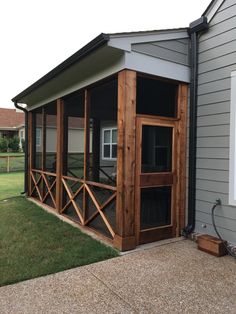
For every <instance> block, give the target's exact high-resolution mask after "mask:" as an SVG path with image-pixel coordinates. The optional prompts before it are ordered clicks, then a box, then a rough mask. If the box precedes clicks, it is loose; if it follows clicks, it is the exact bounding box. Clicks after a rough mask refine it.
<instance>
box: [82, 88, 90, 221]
mask: <svg viewBox="0 0 236 314" xmlns="http://www.w3.org/2000/svg"><path fill="white" fill-rule="evenodd" d="M89 148H90V92H89V91H88V90H87V89H85V91H84V181H85V182H86V181H87V180H89V168H90V149H89ZM87 212H88V192H87V190H86V188H85V185H84V190H83V225H84V222H85V221H86V220H87V216H88V215H87Z"/></svg>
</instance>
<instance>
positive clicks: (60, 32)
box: [0, 0, 210, 108]
mask: <svg viewBox="0 0 236 314" xmlns="http://www.w3.org/2000/svg"><path fill="white" fill-rule="evenodd" d="M209 3H210V0H145V1H144V0H119V1H112V0H97V1H96V0H84V1H81V0H7V1H1V2H0V43H1V45H0V86H1V87H0V107H5V108H14V106H13V103H12V102H11V99H12V98H13V97H14V96H16V95H17V94H18V93H20V92H21V91H22V90H24V89H25V88H27V87H28V86H29V85H31V84H33V83H34V82H35V81H36V80H38V79H39V78H40V77H42V76H43V75H45V74H46V73H47V72H49V71H50V70H52V69H53V68H54V67H55V66H57V65H58V64H59V63H61V62H62V61H64V60H65V59H67V58H68V57H69V56H71V55H72V54H73V53H75V52H76V51H77V50H79V49H80V48H82V47H83V46H84V45H85V44H86V43H88V42H89V41H91V40H92V39H93V38H95V37H96V36H97V35H99V34H100V33H102V32H103V33H115V32H129V31H146V30H156V29H165V28H176V27H186V26H188V25H189V23H190V22H192V21H194V20H196V19H198V18H199V17H200V16H201V15H202V13H203V12H204V11H205V9H206V8H207V6H208V4H209Z"/></svg>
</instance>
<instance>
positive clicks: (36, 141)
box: [32, 108, 43, 170]
mask: <svg viewBox="0 0 236 314" xmlns="http://www.w3.org/2000/svg"><path fill="white" fill-rule="evenodd" d="M33 117H34V127H33V130H34V132H33V134H34V138H33V155H34V158H33V165H32V166H33V168H34V169H38V170H42V153H43V114H42V108H39V109H37V110H35V111H34V113H33Z"/></svg>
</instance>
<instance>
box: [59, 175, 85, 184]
mask: <svg viewBox="0 0 236 314" xmlns="http://www.w3.org/2000/svg"><path fill="white" fill-rule="evenodd" d="M62 177H63V178H64V179H66V180H70V181H75V182H81V183H84V180H82V179H79V178H75V177H70V176H62Z"/></svg>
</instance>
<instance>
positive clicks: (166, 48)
mask: <svg viewBox="0 0 236 314" xmlns="http://www.w3.org/2000/svg"><path fill="white" fill-rule="evenodd" d="M132 51H135V52H139V53H142V54H147V55H150V56H153V57H156V58H159V59H163V60H166V61H171V62H175V63H178V64H183V65H189V56H188V51H189V48H188V39H181V40H166V41H158V42H149V43H142V44H133V45H132Z"/></svg>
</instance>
